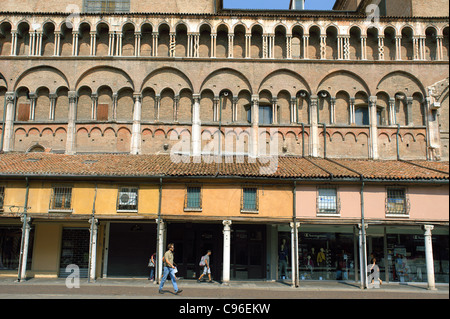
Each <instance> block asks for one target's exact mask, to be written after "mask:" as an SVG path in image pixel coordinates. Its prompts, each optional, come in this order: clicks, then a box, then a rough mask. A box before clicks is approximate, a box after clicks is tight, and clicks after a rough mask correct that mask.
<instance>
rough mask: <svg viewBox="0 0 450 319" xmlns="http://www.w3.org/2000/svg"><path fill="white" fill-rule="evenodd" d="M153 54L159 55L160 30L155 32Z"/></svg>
mask: <svg viewBox="0 0 450 319" xmlns="http://www.w3.org/2000/svg"><path fill="white" fill-rule="evenodd" d="M152 36H153V42H152V44H153V45H152V56H158V45H159V32H153V33H152Z"/></svg>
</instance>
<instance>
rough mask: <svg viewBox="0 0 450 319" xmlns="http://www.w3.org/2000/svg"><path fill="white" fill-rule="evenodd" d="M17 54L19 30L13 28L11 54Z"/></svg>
mask: <svg viewBox="0 0 450 319" xmlns="http://www.w3.org/2000/svg"><path fill="white" fill-rule="evenodd" d="M16 55H17V31H16V30H11V56H16Z"/></svg>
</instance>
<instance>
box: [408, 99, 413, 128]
mask: <svg viewBox="0 0 450 319" xmlns="http://www.w3.org/2000/svg"><path fill="white" fill-rule="evenodd" d="M412 104H413V98H412V97H407V98H406V125H408V126H413V125H414V123H413V117H412Z"/></svg>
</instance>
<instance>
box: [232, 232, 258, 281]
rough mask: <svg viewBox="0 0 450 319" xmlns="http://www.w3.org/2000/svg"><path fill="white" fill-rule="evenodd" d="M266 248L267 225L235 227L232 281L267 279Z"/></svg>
mask: <svg viewBox="0 0 450 319" xmlns="http://www.w3.org/2000/svg"><path fill="white" fill-rule="evenodd" d="M265 247H266V226H265V225H233V226H232V236H231V277H232V279H237V280H246V279H264V278H266V266H265V265H266V262H265V261H266V249H265Z"/></svg>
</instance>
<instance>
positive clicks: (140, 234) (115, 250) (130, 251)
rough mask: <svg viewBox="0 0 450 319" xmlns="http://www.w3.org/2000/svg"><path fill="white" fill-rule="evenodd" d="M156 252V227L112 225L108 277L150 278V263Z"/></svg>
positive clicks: (148, 225)
mask: <svg viewBox="0 0 450 319" xmlns="http://www.w3.org/2000/svg"><path fill="white" fill-rule="evenodd" d="M154 252H156V225H155V224H144V223H140V224H139V223H136V224H135V223H124V224H119V223H111V227H110V231H109V250H108V272H107V273H108V277H111V276H112V277H148V276H149V273H150V268H148V261H149V259H150V256H151V255H152V254H153V253H154Z"/></svg>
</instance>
